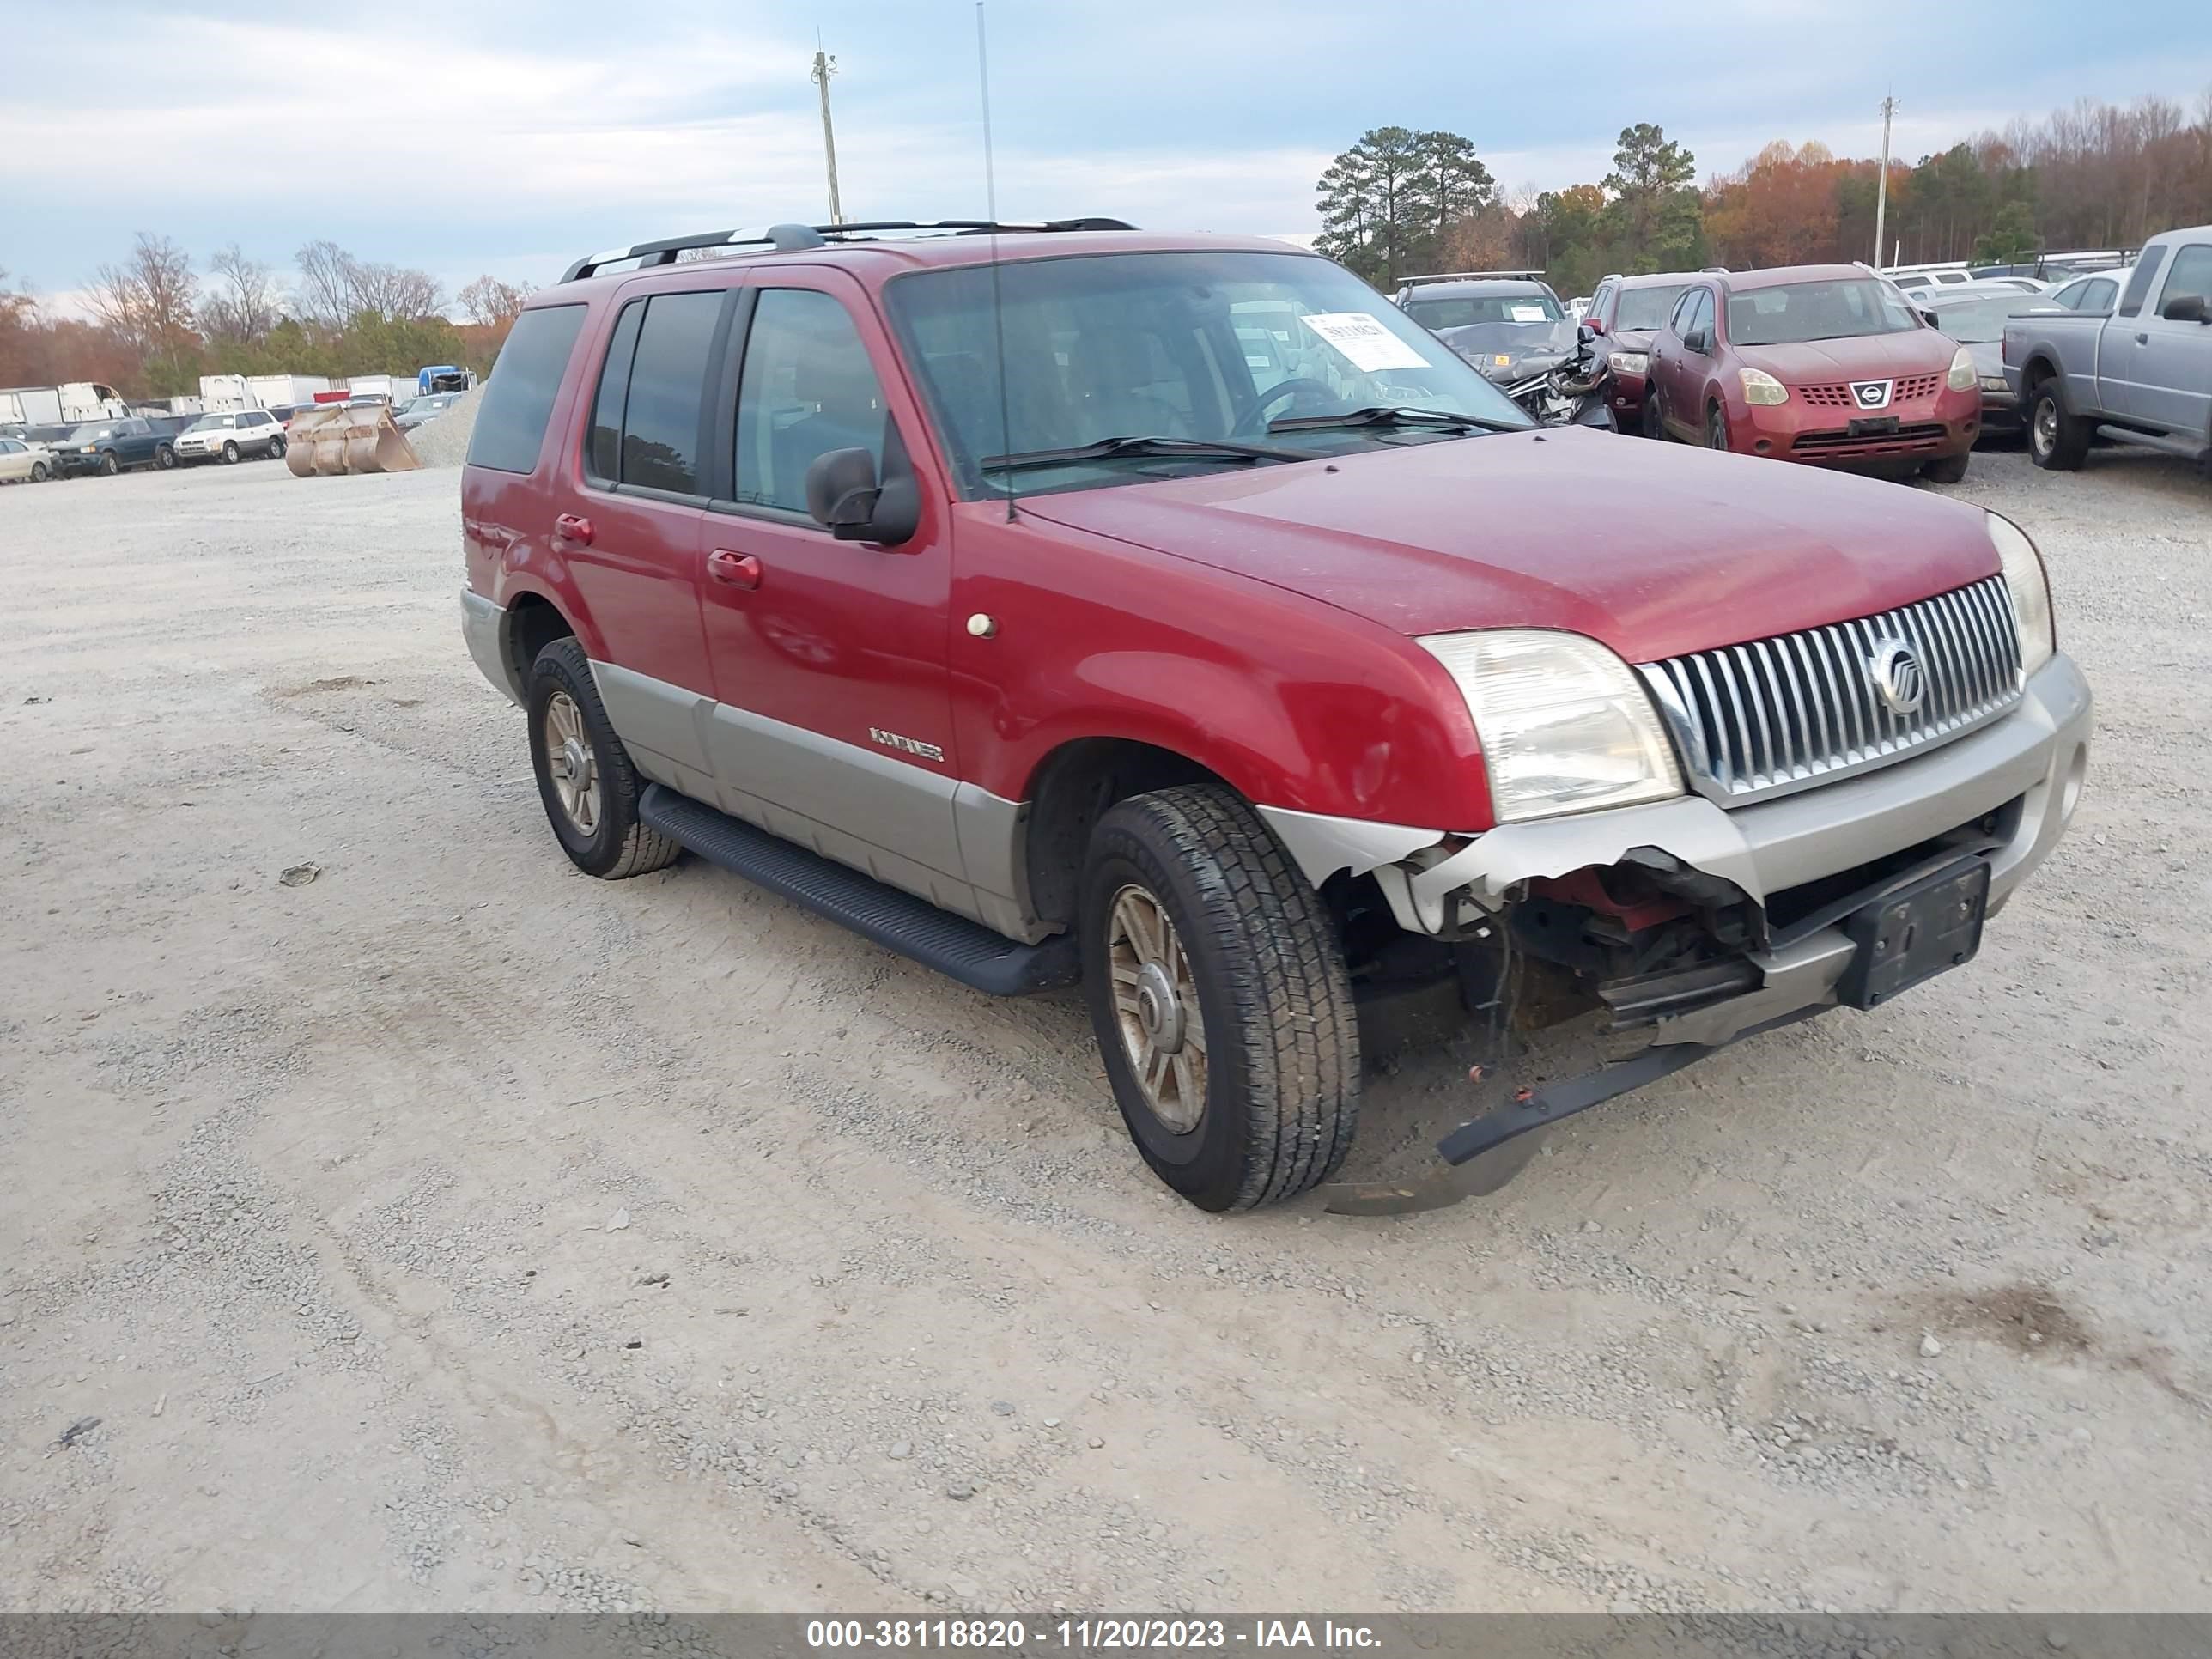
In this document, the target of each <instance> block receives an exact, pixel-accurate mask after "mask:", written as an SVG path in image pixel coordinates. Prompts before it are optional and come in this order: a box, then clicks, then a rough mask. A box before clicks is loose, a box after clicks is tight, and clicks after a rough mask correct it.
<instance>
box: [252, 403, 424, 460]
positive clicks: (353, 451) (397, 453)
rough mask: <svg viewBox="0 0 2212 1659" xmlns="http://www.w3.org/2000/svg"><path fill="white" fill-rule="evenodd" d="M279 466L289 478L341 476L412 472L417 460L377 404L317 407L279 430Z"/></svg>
mask: <svg viewBox="0 0 2212 1659" xmlns="http://www.w3.org/2000/svg"><path fill="white" fill-rule="evenodd" d="M284 465H287V466H289V467H290V468H291V469H292V473H293V476H294V477H301V478H307V477H325V478H328V477H336V476H337V474H339V473H341V472H412V471H414V470H415V469H416V467H418V466H420V465H422V462H420V461H418V460H416V459H415V452H414V450H413V449H412V448H410V447H409V446H408V442H407V435H406V434H405V433H404V432H402V431H401V430H400V429H399V428H398V427H396V426H394V425H393V424H392V411H391V410H390V409H389V408H387V407H386V405H384V404H319V405H318V406H317V407H315V408H313V409H303V410H301V411H300V412H299V413H298V414H296V415H295V416H293V417H292V422H291V424H290V425H289V426H288V427H286V428H284Z"/></svg>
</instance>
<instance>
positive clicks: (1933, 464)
mask: <svg viewBox="0 0 2212 1659" xmlns="http://www.w3.org/2000/svg"><path fill="white" fill-rule="evenodd" d="M1972 459H1974V457H1973V452H1972V451H1971V450H1968V451H1966V452H1965V453H1960V454H1957V455H1945V456H1942V458H1940V459H1936V460H1933V461H1930V462H1929V463H1928V465H1925V466H1923V467H1922V468H1921V469H1920V476H1921V477H1923V478H1925V479H1927V480H1928V482H1929V483H1940V484H1954V483H1965V482H1966V466H1967V464H1968V463H1969V462H1971V461H1972Z"/></svg>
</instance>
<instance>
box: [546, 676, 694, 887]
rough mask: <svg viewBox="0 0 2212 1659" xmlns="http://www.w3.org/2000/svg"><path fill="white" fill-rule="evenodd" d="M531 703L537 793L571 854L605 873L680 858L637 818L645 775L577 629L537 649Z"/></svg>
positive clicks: (593, 871) (591, 872) (585, 868)
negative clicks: (618, 728)
mask: <svg viewBox="0 0 2212 1659" xmlns="http://www.w3.org/2000/svg"><path fill="white" fill-rule="evenodd" d="M527 707H528V708H529V711H530V764H531V769H532V770H533V771H535V772H536V773H537V775H538V798H539V799H541V800H543V801H544V804H545V817H546V818H547V820H548V821H549V822H550V823H551V824H552V826H553V834H554V836H555V837H556V839H558V840H559V842H560V843H561V850H562V852H564V853H566V854H568V859H569V861H570V862H571V863H573V864H574V866H576V867H577V868H578V869H579V870H581V871H582V872H584V873H585V874H586V875H587V876H598V877H600V878H603V879H605V880H607V881H620V880H621V879H623V878H624V877H626V876H641V875H644V874H645V873H646V872H648V871H652V870H659V869H663V868H665V867H666V866H669V865H671V864H673V863H675V862H676V855H677V854H678V853H680V852H682V851H683V850H684V849H683V848H680V847H678V845H677V844H676V843H675V842H672V841H671V840H669V838H668V837H667V836H664V835H662V834H660V833H659V831H658V830H653V829H647V828H646V827H645V826H644V825H643V824H642V823H639V822H638V817H637V803H638V796H639V794H640V793H641V792H642V791H643V789H644V787H645V786H644V780H642V779H641V778H640V777H639V776H638V775H637V769H635V767H633V766H632V765H631V764H630V759H629V750H627V749H624V748H623V742H622V739H621V738H619V737H617V736H616V735H615V729H614V726H613V725H612V724H611V722H610V721H609V720H608V719H607V711H606V708H605V705H604V704H603V703H601V702H599V685H598V684H597V683H596V682H595V681H593V679H592V665H591V660H590V659H588V658H587V657H586V656H585V655H584V647H582V646H580V645H579V644H578V643H577V642H576V641H575V640H574V638H573V637H572V638H568V639H559V640H556V641H553V643H552V644H550V645H549V646H547V647H545V648H544V650H543V651H541V652H539V653H538V660H537V661H536V662H534V663H532V665H530V686H529V696H528V699H527Z"/></svg>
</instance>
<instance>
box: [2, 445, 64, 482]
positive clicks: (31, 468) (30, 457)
mask: <svg viewBox="0 0 2212 1659" xmlns="http://www.w3.org/2000/svg"><path fill="white" fill-rule="evenodd" d="M49 471H52V467H51V465H50V464H49V463H48V461H47V459H46V451H45V450H43V449H33V448H32V447H31V446H30V445H28V444H27V443H25V442H24V441H22V440H21V438H0V483H46V475H47V474H48V472H49Z"/></svg>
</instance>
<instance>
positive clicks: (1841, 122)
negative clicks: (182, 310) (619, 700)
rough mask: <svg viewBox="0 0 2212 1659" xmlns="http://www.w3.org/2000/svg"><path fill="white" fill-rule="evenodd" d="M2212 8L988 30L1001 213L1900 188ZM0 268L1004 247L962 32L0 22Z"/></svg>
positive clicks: (744, 7) (1275, 15)
mask: <svg viewBox="0 0 2212 1659" xmlns="http://www.w3.org/2000/svg"><path fill="white" fill-rule="evenodd" d="M2203 7H2204V0H2117V3H2113V4H2109V5H2105V6H2102V7H2099V8H2094V9H2090V10H2087V11H2085V10H2084V9H2082V8H2081V6H2080V5H2079V4H2078V3H2071V0H2068V3H2061V0H2002V3H1996V4H1979V5H1960V4H1957V3H1953V0H1851V3H1843V0H1701V3H1693V0H1641V3H1618V0H1583V3H1580V4H1577V5H1573V6H1561V7H1558V8H1556V9H1554V8H1553V7H1551V6H1549V5H1544V4H1533V5H1532V4H1529V3H1527V0H1517V3H1489V0H1481V3H1476V0H1417V3H1401V4H1398V5H1395V6H1378V5H1376V4H1373V3H1371V0H1367V3H1359V0H1331V3H1321V0H1182V3H1180V4H1162V3H1158V0H1125V3H1118V4H1107V3H1091V0H988V3H987V11H986V26H987V30H988V42H989V56H990V66H991V108H992V118H993V137H994V149H995V152H996V161H997V167H996V173H997V194H998V206H999V211H1000V216H1001V217H1002V218H1006V219H1016V218H1035V217H1060V216H1078V215H1086V214H1104V215H1110V216H1115V217H1118V218H1124V219H1127V220H1129V221H1131V222H1133V223H1135V224H1138V225H1140V226H1143V227H1145V228H1151V229H1162V230H1213V231H1237V232H1250V233H1256V234H1262V235H1310V234H1311V233H1312V232H1314V231H1315V230H1316V229H1318V228H1319V222H1318V219H1317V217H1316V213H1315V210H1314V205H1313V194H1314V181H1315V179H1316V178H1317V177H1318V176H1319V174H1320V173H1321V170H1322V167H1325V166H1326V165H1327V164H1328V161H1329V159H1330V157H1331V156H1333V155H1335V154H1336V153H1337V152H1338V151H1340V150H1341V149H1344V148H1346V146H1347V145H1349V144H1350V143H1352V142H1354V141H1355V140H1356V139H1357V138H1358V136H1359V135H1360V133H1361V132H1363V131H1365V130H1366V129H1368V128H1370V127H1374V126H1380V125H1404V126H1412V127H1439V128H1445V129H1449V130H1451V131H1457V132H1461V133H1464V134H1465V135H1466V136H1467V137H1469V138H1471V139H1472V140H1473V141H1474V144H1475V147H1476V149H1477V150H1478V152H1479V153H1480V155H1482V157H1483V159H1484V160H1485V161H1486V163H1487V165H1488V166H1489V167H1490V170H1491V172H1492V174H1493V175H1495V176H1496V177H1497V179H1498V181H1499V183H1500V184H1501V185H1504V186H1505V187H1507V188H1508V189H1514V188H1518V187H1520V186H1522V185H1533V186H1536V187H1539V188H1545V189H1553V188H1558V187H1560V186H1564V185H1570V184H1574V183H1577V182H1580V181H1583V180H1595V179H1598V178H1600V177H1601V176H1602V175H1603V174H1604V173H1605V172H1606V171H1607V167H1608V166H1609V162H1610V158H1611V155H1612V151H1613V144H1614V141H1615V138H1616V137H1617V135H1618V134H1619V132H1620V129H1621V128H1622V127H1623V126H1625V125H1629V124H1630V123H1632V122H1636V121H1646V120H1648V121H1656V122H1657V123H1659V124H1660V125H1662V126H1663V127H1664V128H1665V129H1666V130H1667V132H1668V136H1669V137H1674V138H1676V139H1679V140H1680V141H1681V142H1683V143H1686V145H1687V146H1688V147H1689V148H1690V149H1692V151H1693V152H1694V153H1695V155H1696V156H1697V160H1698V166H1699V173H1700V175H1701V176H1703V175H1705V174H1706V173H1711V172H1714V171H1720V170H1725V169H1728V168H1731V167H1735V166H1737V165H1739V164H1740V163H1741V161H1744V160H1745V159H1746V158H1747V157H1748V156H1749V155H1752V154H1753V153H1754V152H1755V151H1757V150H1758V149H1759V148H1760V147H1761V146H1763V145H1764V144H1765V143H1768V142H1769V141H1771V140H1772V139H1775V138H1789V139H1790V140H1792V141H1793V142H1802V141H1804V140H1807V139H1813V138H1817V139H1820V141H1822V142H1823V143H1826V144H1828V145H1829V146H1830V148H1831V149H1834V150H1835V151H1837V152H1838V154H1844V155H1874V154H1877V153H1878V152H1879V150H1880V148H1881V117H1880V114H1879V106H1880V103H1881V98H1882V96H1883V94H1884V93H1885V92H1893V93H1894V94H1895V95H1896V96H1897V98H1898V100H1899V103H1900V105H1901V106H1902V112H1901V114H1900V117H1899V123H1898V130H1897V137H1896V139H1895V149H1896V152H1897V153H1898V154H1899V155H1902V156H1904V157H1905V159H1906V160H1908V161H1917V159H1918V158H1919V157H1920V156H1921V155H1923V154H1924V153H1926V152H1928V151H1929V150H1931V149H1941V148H1943V147H1945V146H1947V145H1948V144H1949V143H1952V142H1953V141H1954V140H1955V139H1957V138H1959V137H1965V136H1967V135H1968V134H1970V133H1972V132H1973V131H1978V130H1980V129H1982V128H1984V127H1990V126H2002V125H2003V124H2004V123H2005V122H2006V121H2008V120H2009V119H2011V118H2013V117H2015V116H2016V115H2040V114H2042V113H2045V112H2047V111H2049V110H2050V109H2051V108H2053V107H2055V106H2059V105H2063V104H2067V103H2070V102H2072V101H2073V100H2075V99H2077V98H2084V97H2091V98H2101V99H2106V100H2112V101H2116V102H2123V101H2126V100H2132V99H2134V98H2136V97H2140V96H2142V95H2143V94H2148V93H2155V94H2161V95H2164V96H2167V97H2171V98H2173V99H2176V100H2179V101H2180V102H2182V103H2183V104H2184V105H2185V106H2186V107H2189V108H2191V109H2192V110H2193V109H2194V108H2195V107H2196V106H2197V100H2199V99H2200V98H2201V97H2202V96H2203V95H2205V94H2206V93H2207V91H2208V89H2212V25H2208V24H2207V23H2206V21H2205V13H2204V9H2203ZM0 8H3V9H5V10H6V11H7V12H8V13H9V14H10V15H9V17H8V20H7V22H6V24H5V27H4V30H0V40H4V42H5V46H4V50H0V156H5V157H9V158H11V163H12V164H11V165H9V166H7V167H0V268H4V269H6V270H9V272H10V273H11V280H13V281H14V282H15V283H28V284H29V285H30V286H31V287H32V288H33V290H34V291H36V292H38V293H39V294H40V295H41V296H42V297H44V298H45V299H46V300H47V301H49V302H51V303H55V304H57V306H58V308H59V309H62V310H64V311H68V310H74V309H76V308H78V306H79V304H80V303H81V302H80V300H79V297H78V296H79V295H81V292H82V289H83V288H84V287H85V286H87V285H88V283H90V282H91V281H92V280H93V277H94V271H95V270H96V269H97V267H98V266H99V265H100V264H101V263H102V262H104V261H116V260H119V259H120V258H121V257H122V256H123V255H124V254H125V252H127V251H128V249H129V247H130V245H131V237H132V234H134V233H135V232H137V231H141V230H144V231H150V232H154V233H156V234H165V235H168V236H171V237H173V238H175V239H176V240H178V241H179V243H181V244H183V245H184V246H185V247H186V248H187V249H188V250H189V251H190V252H191V253H192V254H193V255H194V257H195V258H197V260H199V261H200V262H201V264H203V266H204V263H205V261H206V259H207V257H208V256H209V255H210V254H211V253H212V252H214V251H215V250H216V248H217V247H219V246H222V245H223V244H225V243H228V242H232V241H235V242H237V243H239V244H240V245H241V246H243V247H244V248H245V250H246V252H247V253H248V254H249V255H252V256H253V257H256V258H260V259H262V260H264V261H265V262H267V263H268V264H271V265H272V266H275V267H277V268H278V269H279V270H280V271H284V272H289V270H290V269H291V265H292V257H293V254H294V252H295V250H296V249H297V248H298V247H299V246H301V244H302V243H304V242H307V241H308V240H313V239H316V238H325V237H326V238H329V239H331V240H334V241H337V243H339V244H340V245H341V246H345V247H347V248H349V249H350V250H351V251H352V252H355V253H356V254H357V255H359V256H360V257H362V258H366V259H374V260H380V261H386V262H389V263H393V264H404V265H412V266H418V267H420V268H422V269H423V270H428V271H429V272H430V273H431V274H432V275H434V276H437V277H439V278H440V279H441V281H442V282H443V283H445V285H446V287H447V291H448V292H451V291H453V290H455V289H459V287H460V286H461V285H462V284H463V283H466V282H468V281H469V280H470V279H471V277H473V276H477V275H478V274H481V273H487V272H488V273H489V274H491V275H494V276H499V277H501V278H502V279H504V280H507V281H510V282H514V283H520V284H522V285H524V286H526V287H530V286H536V285H538V284H540V283H545V282H549V281H550V280H552V279H553V278H554V277H556V276H558V275H559V273H560V270H561V269H562V266H564V265H566V264H568V263H569V262H570V261H571V260H573V259H574V258H577V257H578V256H580V255H581V254H584V253H586V252H592V251H595V250H598V249H603V248H607V247H611V246H627V245H628V244H629V243H631V242H633V241H639V240H649V239H651V238H654V237H659V236H665V235H670V234H678V233H688V232H693V231H702V230H709V229H720V228H726V227H738V226H757V225H762V224H766V223H769V222H775V221H779V220H793V219H795V220H806V221H813V220H821V219H826V217H827V216H828V213H827V206H828V204H827V191H826V185H825V183H824V179H823V156H822V132H821V125H820V117H819V112H818V107H817V103H816V93H815V88H814V87H813V85H812V84H811V82H810V81H809V79H808V70H809V68H810V66H811V62H812V58H813V53H814V51H815V46H816V40H817V33H818V36H819V38H820V40H821V42H822V44H823V46H825V47H826V48H827V49H828V50H829V51H830V52H832V53H834V54H835V56H836V59H837V73H836V77H835V79H834V81H833V82H832V86H831V91H832V95H833V98H834V100H835V107H836V122H837V162H838V173H839V178H840V182H841V184H842V189H843V198H844V199H843V205H844V210H845V214H846V216H847V217H848V219H860V218H890V219H923V220H927V219H935V218H940V217H957V218H971V217H973V218H980V217H982V216H984V211H985V203H986V195H987V191H986V185H985V177H984V167H983V143H982V125H981V101H980V99H979V96H978V86H977V76H976V31H975V21H976V13H975V5H974V4H973V3H972V0H902V3H889V0H782V3H757V0H716V3H712V4H708V3H695V0H650V3H641V0H482V3H470V0H449V3H445V4H436V3H422V0H270V3H268V4H264V5H259V6H252V5H248V4H246V3H243V0H220V3H205V0H159V3H155V4H140V3H137V0H73V3H70V4H67V5H55V4H37V3H33V0H0Z"/></svg>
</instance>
